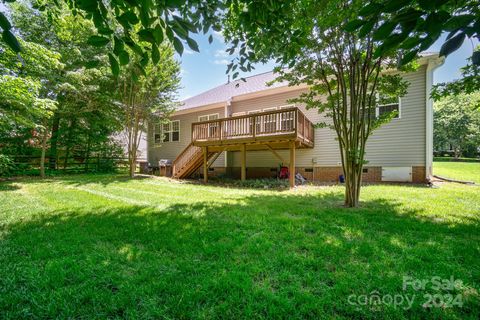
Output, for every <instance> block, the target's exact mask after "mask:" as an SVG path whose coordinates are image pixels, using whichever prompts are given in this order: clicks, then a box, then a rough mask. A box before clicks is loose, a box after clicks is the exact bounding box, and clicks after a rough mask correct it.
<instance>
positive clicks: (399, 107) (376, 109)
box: [375, 93, 402, 120]
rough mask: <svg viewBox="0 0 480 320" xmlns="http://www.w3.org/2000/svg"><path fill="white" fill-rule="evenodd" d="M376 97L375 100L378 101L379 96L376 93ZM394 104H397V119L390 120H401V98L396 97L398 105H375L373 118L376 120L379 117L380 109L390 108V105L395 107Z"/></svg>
mask: <svg viewBox="0 0 480 320" xmlns="http://www.w3.org/2000/svg"><path fill="white" fill-rule="evenodd" d="M376 97H377V100H378V99H379V94H378V93H377V94H376ZM395 104H398V117H396V118H393V119H392V120H397V119H401V118H402V98H401V97H398V103H387V104H381V105H377V106H376V107H375V117H376V118H378V117H379V116H380V108H381V107H386V106H391V105H395Z"/></svg>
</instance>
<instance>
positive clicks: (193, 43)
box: [187, 38, 200, 52]
mask: <svg viewBox="0 0 480 320" xmlns="http://www.w3.org/2000/svg"><path fill="white" fill-rule="evenodd" d="M187 44H188V46H189V47H190V49H192V50H193V51H196V52H200V50H199V49H198V44H197V42H196V41H195V40H193V39H192V38H187Z"/></svg>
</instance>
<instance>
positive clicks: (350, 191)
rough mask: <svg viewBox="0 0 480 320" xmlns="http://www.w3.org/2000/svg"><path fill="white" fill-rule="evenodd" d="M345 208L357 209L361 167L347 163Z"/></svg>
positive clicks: (350, 162) (351, 162)
mask: <svg viewBox="0 0 480 320" xmlns="http://www.w3.org/2000/svg"><path fill="white" fill-rule="evenodd" d="M345 169H346V170H345V171H346V172H344V175H345V207H348V208H355V207H358V204H359V201H360V188H361V185H362V166H361V165H358V164H356V163H354V162H353V161H347V162H346V163H345Z"/></svg>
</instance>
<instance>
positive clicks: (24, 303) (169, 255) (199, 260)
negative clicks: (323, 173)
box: [0, 192, 480, 318]
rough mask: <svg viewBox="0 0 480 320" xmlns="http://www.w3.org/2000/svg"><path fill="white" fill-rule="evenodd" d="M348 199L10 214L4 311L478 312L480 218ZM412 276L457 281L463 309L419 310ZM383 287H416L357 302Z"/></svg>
mask: <svg viewBox="0 0 480 320" xmlns="http://www.w3.org/2000/svg"><path fill="white" fill-rule="evenodd" d="M341 202H342V197H341V196H340V195H339V194H338V193H328V192H325V193H322V194H321V195H317V196H311V195H285V194H282V195H281V196H277V195H272V194H265V195H254V196H250V197H246V198H244V199H241V200H239V201H238V202H237V203H226V204H221V203H206V202H197V203H176V204H172V205H170V206H168V207H166V208H164V209H158V208H152V207H145V206H122V207H116V208H115V207H113V208H104V207H97V208H89V209H72V210H70V211H68V210H67V211H64V210H61V211H58V212H52V213H49V214H48V215H46V214H45V215H41V216H38V217H37V218H36V219H34V220H32V221H23V222H20V223H17V224H13V225H9V226H8V228H7V229H6V230H4V235H3V238H0V241H1V244H2V245H1V246H0V261H1V264H0V288H1V289H0V290H1V295H2V298H1V299H0V310H2V313H3V316H4V317H6V318H19V317H30V316H32V315H35V316H36V317H38V318H48V317H60V318H67V317H71V318H75V317H84V318H163V317H165V318H325V317H327V318H342V317H343V318H352V317H357V318H404V317H405V318H407V317H413V316H415V317H418V318H429V317H432V318H435V317H436V318H440V317H441V318H450V317H451V318H455V317H457V318H462V317H466V316H473V317H474V318H476V317H478V313H479V309H480V308H479V303H478V287H479V283H478V279H479V275H480V270H479V265H480V260H479V254H478V253H479V252H478V241H479V240H480V237H479V235H480V232H479V231H480V227H479V224H478V221H476V223H474V221H470V223H468V224H456V225H452V224H447V223H441V222H435V221H432V220H427V219H419V218H418V215H419V214H420V213H421V212H419V211H415V210H412V209H405V208H400V205H399V204H398V203H395V202H391V201H386V200H376V201H371V202H366V203H364V205H363V207H362V208H361V209H358V210H351V209H343V208H339V207H338V204H339V203H341ZM0 235H1V234H0ZM404 275H408V276H412V277H415V278H419V279H424V278H431V277H432V276H439V277H442V278H450V276H452V275H453V276H455V278H457V279H461V280H462V281H463V282H464V283H465V284H466V285H467V286H468V288H465V289H462V290H461V291H459V293H461V294H463V296H464V300H463V301H464V305H463V307H462V308H453V309H442V308H434V309H424V308H422V307H421V303H423V302H425V300H424V299H423V294H424V293H428V292H415V291H413V290H412V289H409V290H407V291H403V290H402V278H403V276H404ZM373 290H376V291H378V292H379V293H380V294H384V295H385V294H391V295H394V294H406V293H407V294H417V296H418V298H417V300H416V301H415V304H414V306H413V308H412V309H410V310H404V309H403V307H404V306H401V307H398V308H395V307H394V306H393V305H367V306H359V305H351V304H349V303H348V297H349V296H350V295H351V294H356V295H362V294H369V293H370V292H372V291H373ZM430 292H431V291H430ZM431 293H437V292H431ZM442 293H449V292H442Z"/></svg>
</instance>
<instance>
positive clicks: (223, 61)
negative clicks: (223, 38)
mask: <svg viewBox="0 0 480 320" xmlns="http://www.w3.org/2000/svg"><path fill="white" fill-rule="evenodd" d="M213 63H215V64H223V65H227V64H229V63H230V61H228V60H227V59H217V60H214V61H213Z"/></svg>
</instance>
